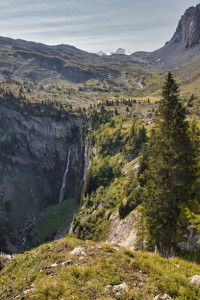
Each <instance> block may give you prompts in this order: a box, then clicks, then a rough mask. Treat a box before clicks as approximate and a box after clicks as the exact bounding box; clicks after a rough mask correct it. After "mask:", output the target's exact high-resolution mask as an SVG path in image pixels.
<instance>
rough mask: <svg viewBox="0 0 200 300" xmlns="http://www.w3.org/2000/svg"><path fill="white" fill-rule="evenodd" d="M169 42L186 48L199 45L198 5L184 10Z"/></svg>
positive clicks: (199, 23) (199, 5)
mask: <svg viewBox="0 0 200 300" xmlns="http://www.w3.org/2000/svg"><path fill="white" fill-rule="evenodd" d="M171 42H173V43H181V44H183V45H185V47H186V48H192V47H194V46H197V45H199V44H200V4H198V5H197V6H196V7H190V8H188V9H187V10H186V12H185V13H184V15H183V16H182V17H181V19H180V21H179V23H178V27H177V29H176V32H175V34H174V36H173V37H172V39H171Z"/></svg>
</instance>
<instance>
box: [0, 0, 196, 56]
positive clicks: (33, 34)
mask: <svg viewBox="0 0 200 300" xmlns="http://www.w3.org/2000/svg"><path fill="white" fill-rule="evenodd" d="M199 3H200V1H195V0H167V1H166V0H0V36H4V37H10V38H15V39H16V38H18V39H24V40H28V41H35V42H41V43H45V44H48V45H56V44H68V45H73V46H75V47H77V48H79V49H82V50H85V51H88V52H98V51H100V50H102V51H104V52H111V51H113V50H116V49H117V48H119V47H121V48H125V49H126V50H128V51H130V52H135V51H139V50H142V51H153V50H156V49H158V48H160V47H162V46H163V45H164V44H165V42H166V41H168V40H170V38H171V37H172V35H173V33H174V32H175V30H176V27H177V25H178V21H179V20H180V18H181V15H183V14H184V12H185V10H186V9H187V8H189V7H190V6H196V5H197V4H199Z"/></svg>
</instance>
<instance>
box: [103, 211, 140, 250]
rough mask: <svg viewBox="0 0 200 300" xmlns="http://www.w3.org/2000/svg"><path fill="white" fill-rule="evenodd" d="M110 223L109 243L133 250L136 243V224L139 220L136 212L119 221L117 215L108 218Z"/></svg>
mask: <svg viewBox="0 0 200 300" xmlns="http://www.w3.org/2000/svg"><path fill="white" fill-rule="evenodd" d="M109 220H110V222H111V226H110V234H109V238H108V242H109V243H117V244H119V245H120V246H123V247H129V248H134V246H135V244H136V243H137V240H138V238H137V233H138V229H137V224H138V222H139V220H140V214H139V213H138V212H137V210H135V211H133V212H131V213H130V214H129V215H128V216H127V217H126V218H124V219H120V218H119V215H118V213H115V214H112V215H110V217H109Z"/></svg>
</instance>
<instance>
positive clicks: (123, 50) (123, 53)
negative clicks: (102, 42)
mask: <svg viewBox="0 0 200 300" xmlns="http://www.w3.org/2000/svg"><path fill="white" fill-rule="evenodd" d="M111 54H118V55H120V54H122V55H131V52H129V51H127V50H125V49H123V48H118V49H117V50H115V51H113V52H111Z"/></svg>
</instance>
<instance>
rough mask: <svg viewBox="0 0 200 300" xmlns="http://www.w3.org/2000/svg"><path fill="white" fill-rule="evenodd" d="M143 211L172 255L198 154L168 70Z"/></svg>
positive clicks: (155, 235) (159, 243)
mask: <svg viewBox="0 0 200 300" xmlns="http://www.w3.org/2000/svg"><path fill="white" fill-rule="evenodd" d="M147 153H148V159H147V162H146V163H147V169H146V171H145V182H146V186H145V188H144V193H143V199H144V201H143V214H144V216H145V219H146V224H147V228H148V231H149V234H150V237H151V240H152V242H153V243H154V245H155V246H156V247H157V249H158V250H159V252H160V253H161V254H163V255H164V256H169V255H170V253H171V250H172V249H173V246H174V243H175V236H176V234H177V219H178V216H179V213H180V208H181V205H183V204H184V203H187V202H188V201H189V200H190V199H191V192H192V186H193V183H194V181H195V172H194V164H195V155H194V147H193V143H192V141H191V139H190V134H189V124H188V122H187V121H186V120H185V109H184V108H183V106H182V104H181V101H180V99H179V89H178V86H177V84H176V82H175V81H174V79H173V76H172V74H171V73H170V72H169V73H168V76H167V80H166V82H165V84H164V87H163V92H162V100H161V101H160V104H159V109H158V114H157V118H156V126H155V129H154V131H153V132H152V134H151V138H150V142H149V145H148V150H147Z"/></svg>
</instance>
